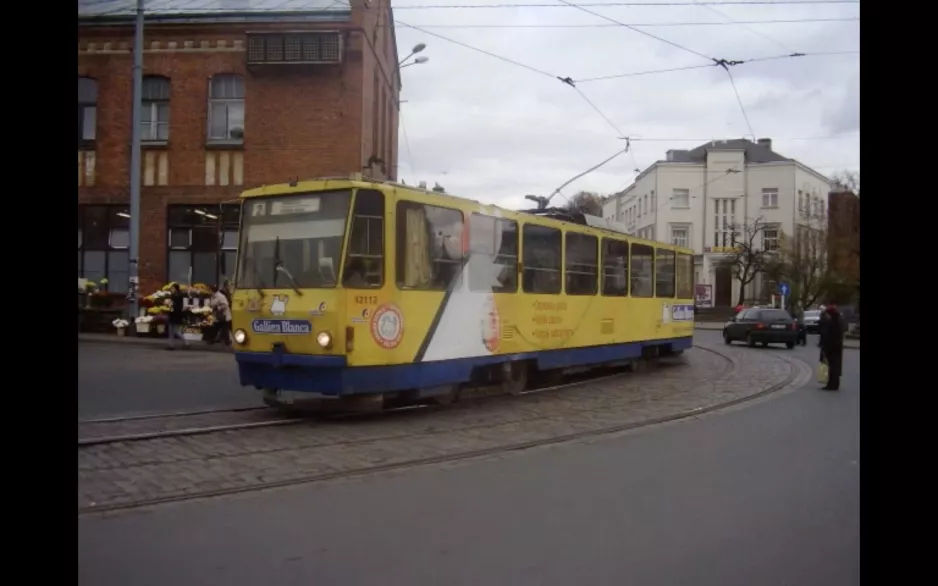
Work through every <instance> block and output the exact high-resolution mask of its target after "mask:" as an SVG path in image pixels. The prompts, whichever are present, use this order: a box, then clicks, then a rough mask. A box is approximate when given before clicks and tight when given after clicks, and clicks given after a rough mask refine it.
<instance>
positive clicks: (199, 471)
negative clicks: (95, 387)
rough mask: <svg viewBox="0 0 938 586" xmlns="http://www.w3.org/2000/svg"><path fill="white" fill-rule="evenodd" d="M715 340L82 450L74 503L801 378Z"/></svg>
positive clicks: (471, 438)
mask: <svg viewBox="0 0 938 586" xmlns="http://www.w3.org/2000/svg"><path fill="white" fill-rule="evenodd" d="M713 350H715V351H716V352H718V354H715V353H713V352H711V351H707V350H705V349H700V348H695V349H692V350H689V351H688V352H686V353H685V355H684V356H683V357H681V358H680V359H677V361H676V362H677V364H673V365H661V366H659V367H658V368H655V369H653V370H651V371H649V372H644V373H631V374H626V375H624V376H622V377H616V378H614V379H607V380H605V381H601V382H597V383H595V384H585V385H583V386H579V387H574V388H569V389H560V390H557V391H545V392H541V393H533V394H529V395H523V396H520V397H499V398H497V399H494V400H482V401H478V402H473V401H469V402H467V403H464V404H460V405H458V406H455V407H453V408H451V409H444V410H411V411H403V412H398V413H391V414H387V415H385V416H381V417H374V418H366V419H363V420H352V421H333V422H323V421H310V422H307V423H302V424H299V425H294V426H289V427H286V428H259V429H254V430H238V431H231V432H220V433H213V434H207V435H198V436H181V437H172V438H161V439H155V440H147V441H142V442H133V443H115V444H106V445H100V446H89V447H86V448H80V449H79V452H78V506H79V512H90V511H95V510H107V509H110V508H120V507H123V506H133V505H140V504H152V503H156V502H161V501H167V500H174V499H179V498H187V497H199V496H211V495H213V494H221V493H225V492H233V491H238V490H250V489H255V488H264V487H267V486H276V485H282V484H287V483H291V482H304V481H313V480H318V479H323V478H329V477H335V476H341V475H345V474H354V473H358V472H360V471H367V470H369V469H376V468H377V469H382V468H390V467H394V466H400V465H407V463H409V462H415V463H419V462H420V461H423V460H433V459H439V460H443V459H446V458H451V457H454V456H458V455H474V454H477V453H479V452H483V451H485V450H491V449H499V448H504V449H512V447H517V446H519V445H520V444H525V443H527V442H547V441H551V440H552V439H554V438H558V437H560V436H566V435H570V434H576V433H583V432H590V431H594V430H604V429H610V428H616V427H618V428H622V427H625V426H629V425H639V424H641V423H643V422H653V421H656V420H662V419H665V418H667V417H669V416H677V415H680V414H691V413H694V412H696V411H699V410H705V409H707V408H711V407H713V406H715V405H720V404H724V403H729V402H733V401H738V400H740V399H743V398H745V397H749V396H753V395H757V394H759V393H761V392H762V391H764V390H766V389H768V388H770V387H773V386H775V385H778V384H779V383H780V382H784V381H787V380H789V379H791V378H792V377H794V376H795V375H797V374H798V373H800V376H801V377H802V378H806V377H807V376H810V369H809V368H808V367H807V366H806V365H804V363H802V362H800V361H798V360H794V359H792V358H788V357H786V356H785V355H784V353H783V352H778V353H776V352H751V351H748V349H746V348H743V347H724V346H720V347H717V348H713ZM727 365H730V366H731V368H727ZM802 371H806V372H807V374H805V372H802Z"/></svg>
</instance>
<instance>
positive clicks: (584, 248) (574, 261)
mask: <svg viewBox="0 0 938 586" xmlns="http://www.w3.org/2000/svg"><path fill="white" fill-rule="evenodd" d="M566 238H567V250H566V258H565V261H564V262H565V264H566V266H565V267H564V270H565V273H566V281H567V295H596V278H597V276H598V273H599V271H598V270H597V269H598V266H597V265H598V264H599V262H598V261H599V259H598V256H599V252H598V248H597V241H596V237H595V236H588V235H586V234H577V233H575V232H567V235H566Z"/></svg>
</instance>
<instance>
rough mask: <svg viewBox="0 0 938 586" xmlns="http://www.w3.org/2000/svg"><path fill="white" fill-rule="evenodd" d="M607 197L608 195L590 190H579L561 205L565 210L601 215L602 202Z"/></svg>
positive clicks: (604, 201)
mask: <svg viewBox="0 0 938 586" xmlns="http://www.w3.org/2000/svg"><path fill="white" fill-rule="evenodd" d="M608 199H609V196H608V195H600V194H598V193H593V192H591V191H580V192H578V193H577V194H576V195H574V196H573V197H571V198H570V199H569V200H568V201H567V203H566V204H565V205H564V206H563V207H564V209H565V210H568V211H571V212H580V213H583V214H589V215H591V216H600V217H602V215H603V204H604V203H606V201H607V200H608Z"/></svg>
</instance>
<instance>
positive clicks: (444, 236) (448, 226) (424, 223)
mask: <svg viewBox="0 0 938 586" xmlns="http://www.w3.org/2000/svg"><path fill="white" fill-rule="evenodd" d="M462 259H463V214H462V212H461V211H459V210H453V209H449V208H442V207H438V206H431V205H425V204H420V203H416V202H412V201H399V202H398V203H397V285H398V287H400V288H402V289H416V290H424V291H427V290H429V291H445V290H446V289H448V288H451V287H455V286H457V285H458V279H459V273H460V271H461V269H462V262H463V261H462Z"/></svg>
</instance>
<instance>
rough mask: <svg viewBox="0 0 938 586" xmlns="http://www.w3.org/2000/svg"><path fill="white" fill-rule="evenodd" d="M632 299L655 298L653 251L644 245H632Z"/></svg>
mask: <svg viewBox="0 0 938 586" xmlns="http://www.w3.org/2000/svg"><path fill="white" fill-rule="evenodd" d="M630 269H631V271H630V274H631V276H632V279H631V281H632V297H654V296H655V249H654V248H652V247H651V246H646V245H644V244H633V245H632V262H631V267H630Z"/></svg>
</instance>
